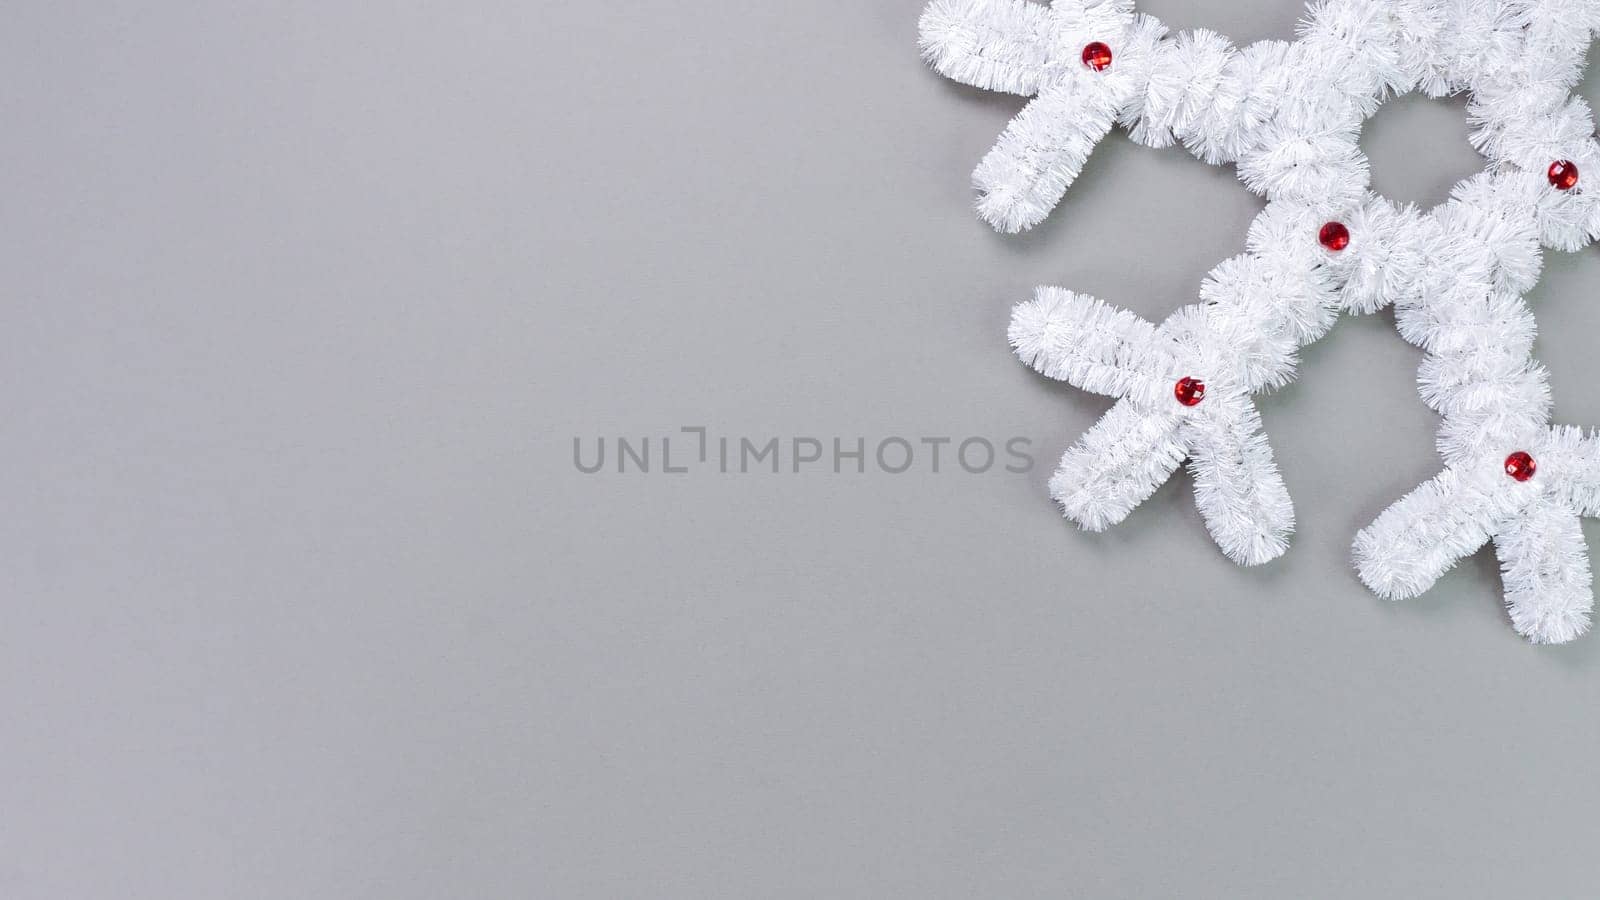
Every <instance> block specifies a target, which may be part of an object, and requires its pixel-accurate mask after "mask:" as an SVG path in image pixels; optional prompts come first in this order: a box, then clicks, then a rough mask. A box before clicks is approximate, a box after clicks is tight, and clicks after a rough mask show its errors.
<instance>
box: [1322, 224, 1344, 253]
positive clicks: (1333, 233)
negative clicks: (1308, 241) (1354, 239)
mask: <svg viewBox="0 0 1600 900" xmlns="http://www.w3.org/2000/svg"><path fill="white" fill-rule="evenodd" d="M1317 240H1319V241H1321V242H1322V246H1324V247H1327V248H1328V249H1329V250H1332V251H1333V252H1335V253H1338V252H1339V251H1340V250H1343V249H1344V248H1346V247H1348V246H1350V229H1348V228H1346V227H1344V223H1343V222H1329V223H1328V224H1326V225H1324V226H1322V230H1321V231H1320V232H1318V233H1317Z"/></svg>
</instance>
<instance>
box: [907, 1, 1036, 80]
mask: <svg viewBox="0 0 1600 900" xmlns="http://www.w3.org/2000/svg"><path fill="white" fill-rule="evenodd" d="M917 30H918V33H919V37H920V43H921V46H922V57H923V59H925V60H927V61H928V64H929V65H931V66H933V68H934V69H936V70H937V71H938V72H939V74H941V75H943V76H945V77H946V78H949V79H952V80H954V81H959V82H961V83H962V84H970V85H972V86H973V87H978V88H983V89H984V90H990V91H1005V92H1008V93H1012V94H1022V95H1023V96H1031V95H1033V94H1035V93H1037V92H1038V90H1039V84H1040V82H1041V80H1042V79H1043V78H1044V76H1045V71H1046V69H1047V67H1048V66H1049V65H1050V63H1051V54H1052V52H1053V51H1054V49H1055V42H1054V40H1053V38H1052V33H1053V31H1054V24H1053V22H1052V20H1051V17H1050V13H1049V11H1048V10H1047V9H1046V8H1045V7H1043V6H1040V5H1038V4H1037V3H1027V2H1023V0H935V2H933V3H930V4H929V5H928V8H927V9H926V10H925V11H924V12H923V14H922V20H921V21H920V22H919V23H918V29H917Z"/></svg>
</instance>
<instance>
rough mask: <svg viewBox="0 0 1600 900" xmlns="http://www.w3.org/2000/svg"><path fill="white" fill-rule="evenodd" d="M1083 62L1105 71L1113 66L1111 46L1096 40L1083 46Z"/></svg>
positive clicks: (1094, 68) (1097, 69) (1096, 69)
mask: <svg viewBox="0 0 1600 900" xmlns="http://www.w3.org/2000/svg"><path fill="white" fill-rule="evenodd" d="M1083 64H1084V65H1086V66H1088V67H1089V68H1091V69H1093V70H1095V71H1096V72H1104V71H1105V70H1107V69H1109V68H1111V48H1110V47H1108V46H1106V45H1105V44H1103V43H1101V42H1100V41H1094V42H1092V43H1090V44H1089V45H1088V46H1086V47H1084V48H1083Z"/></svg>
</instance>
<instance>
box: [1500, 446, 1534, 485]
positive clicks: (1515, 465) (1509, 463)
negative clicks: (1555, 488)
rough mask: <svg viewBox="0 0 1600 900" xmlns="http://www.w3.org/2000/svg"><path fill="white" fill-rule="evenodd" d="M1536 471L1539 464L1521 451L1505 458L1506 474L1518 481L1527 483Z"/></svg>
mask: <svg viewBox="0 0 1600 900" xmlns="http://www.w3.org/2000/svg"><path fill="white" fill-rule="evenodd" d="M1537 471H1539V464H1538V463H1536V462H1534V461H1533V457H1531V456H1529V455H1528V454H1527V453H1524V452H1523V451H1521V450H1518V451H1517V452H1515V453H1513V454H1511V455H1510V456H1508V457H1506V474H1507V475H1510V476H1511V477H1512V478H1515V479H1516V480H1518V481H1527V480H1528V479H1529V478H1532V477H1533V473H1535V472H1537Z"/></svg>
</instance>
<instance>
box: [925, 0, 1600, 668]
mask: <svg viewBox="0 0 1600 900" xmlns="http://www.w3.org/2000/svg"><path fill="white" fill-rule="evenodd" d="M1597 28H1600V0H1325V2H1321V3H1318V4H1314V5H1313V6H1312V7H1311V8H1310V11H1309V14H1308V16H1307V18H1306V20H1305V21H1304V22H1303V23H1302V25H1301V28H1300V31H1299V39H1298V40H1296V41H1294V42H1285V41H1262V42H1259V43H1255V44H1251V45H1249V46H1247V47H1242V48H1236V47H1234V46H1233V45H1231V44H1230V43H1229V42H1228V41H1227V40H1226V39H1224V38H1223V37H1221V36H1219V35H1217V34H1215V33H1213V32H1210V31H1207V30H1204V29H1196V30H1194V31H1186V32H1181V33H1178V34H1169V33H1168V29H1167V28H1166V27H1165V26H1163V25H1162V24H1161V23H1160V22H1158V21H1156V20H1155V19H1153V18H1151V17H1149V16H1146V15H1141V14H1138V13H1137V12H1136V11H1135V10H1134V8H1133V3H1132V0H1098V2H1097V0H1056V2H1054V3H1053V4H1051V5H1050V6H1044V5H1041V4H1038V3H1033V2H1027V0H934V2H933V3H932V4H931V5H930V6H929V7H928V8H927V11H926V12H925V13H924V14H923V17H922V21H921V41H922V50H923V54H924V56H925V57H926V59H927V60H928V61H929V63H931V64H932V65H933V66H934V67H935V68H936V69H938V70H939V71H940V72H941V73H943V74H945V75H947V76H949V77H950V78H953V79H956V80H958V81H961V82H965V83H967V84H971V85H976V86H978V87H982V88H988V89H993V90H1000V91H1008V92H1012V93H1017V94H1023V95H1030V96H1033V100H1031V101H1030V102H1029V103H1028V105H1027V106H1026V107H1025V108H1024V109H1023V110H1022V112H1020V113H1019V114H1018V115H1017V117H1016V118H1015V119H1014V120H1013V121H1012V122H1011V124H1010V125H1009V126H1008V127H1007V128H1006V130H1005V132H1004V134H1002V135H1001V137H1000V140H999V142H998V143H997V144H996V145H995V147H994V149H993V150H991V151H990V152H989V154H988V155H987V156H986V157H985V158H984V159H983V161H982V162H981V163H980V164H979V165H978V168H977V170H976V171H975V172H974V173H973V182H974V185H975V186H976V188H977V191H978V202H977V207H978V212H979V214H980V215H981V216H982V217H983V218H984V219H985V220H987V221H988V222H989V223H990V224H992V225H993V226H994V227H995V228H997V229H1000V230H1002V231H1008V232H1015V231H1020V230H1023V229H1026V228H1029V227H1031V226H1033V225H1036V224H1038V223H1039V222H1041V221H1043V219H1044V218H1045V217H1046V216H1047V215H1049V213H1050V211H1051V210H1052V209H1053V208H1054V207H1055V205H1056V204H1057V203H1058V202H1060V200H1061V198H1062V197H1063V196H1064V195H1065V193H1066V191H1067V188H1068V187H1069V186H1070V185H1071V184H1072V181H1073V179H1074V178H1075V177H1076V176H1077V175H1078V172H1079V170H1080V169H1081V167H1082V166H1083V164H1084V161H1085V160H1086V159H1087V158H1088V156H1089V154H1090V152H1091V151H1092V150H1093V149H1094V147H1095V145H1096V144H1097V143H1098V142H1099V141H1100V140H1101V139H1102V138H1104V137H1105V136H1106V134H1107V133H1109V131H1110V130H1111V127H1112V126H1113V125H1114V124H1120V125H1122V126H1123V127H1124V128H1126V129H1127V131H1128V133H1129V135H1130V136H1131V137H1132V139H1133V140H1134V141H1137V142H1139V143H1141V144H1145V145H1147V146H1151V147H1165V146H1169V145H1172V144H1174V143H1180V142H1181V143H1182V144H1183V145H1184V146H1186V147H1187V148H1188V149H1189V150H1190V151H1191V152H1192V153H1194V155H1196V156H1198V157H1200V158H1201V159H1203V160H1205V161H1206V162H1208V163H1213V164H1223V163H1234V164H1236V167H1237V171H1238V175H1239V179H1240V180H1241V181H1242V182H1244V184H1245V186H1246V187H1248V188H1249V189H1251V190H1252V191H1255V192H1257V193H1260V194H1264V195H1265V196H1266V197H1267V199H1268V201H1269V202H1268V204H1267V206H1266V208H1265V210H1263V211H1262V213H1261V214H1260V215H1259V216H1258V217H1257V218H1256V220H1255V222H1254V223H1253V224H1252V225H1251V227H1250V232H1249V236H1248V239H1247V242H1246V252H1245V253H1243V254H1241V255H1239V256H1235V257H1233V258H1232V259H1228V260H1225V261H1224V262H1222V263H1221V264H1220V265H1218V266H1217V267H1216V268H1215V269H1213V270H1212V271H1211V273H1210V274H1209V275H1208V276H1207V278H1206V280H1205V282H1204V284H1202V285H1201V287H1200V292H1199V298H1198V299H1199V301H1200V302H1199V303H1197V304H1195V305H1192V306H1186V307H1183V308H1181V309H1179V310H1178V311H1177V312H1175V313H1173V314H1172V315H1171V316H1170V317H1169V318H1167V320H1166V321H1164V322H1162V323H1160V324H1154V323H1151V322H1147V321H1145V320H1144V319H1141V318H1139V317H1138V316H1136V315H1134V314H1132V313H1130V312H1128V311H1126V310H1121V309H1117V308H1115V307H1113V306H1110V305H1107V304H1106V303H1103V302H1102V301H1100V300H1097V299H1095V298H1093V297H1089V296H1085V295H1083V294H1078V293H1074V292H1072V291H1069V290H1063V289H1060V288H1053V287H1045V288H1040V289H1039V290H1038V292H1037V294H1036V295H1035V296H1034V298H1033V299H1031V300H1029V301H1026V302H1024V303H1021V304H1019V305H1018V306H1017V308H1016V309H1015V311H1014V313H1013V316H1012V321H1011V328H1010V339H1011V344H1012V346H1013V347H1014V348H1015V349H1016V352H1017V355H1018V356H1019V357H1020V358H1021V359H1022V360H1023V361H1024V362H1025V363H1027V364H1029V365H1031V366H1033V367H1034V368H1035V369H1037V370H1038V371H1039V372H1040V373H1042V374H1044V375H1046V376H1048V377H1051V378H1058V379H1062V380H1065V381H1068V382H1070V383H1072V384H1074V385H1076V386H1077V387H1079V388H1082V389H1084V390H1088V391H1094V392H1096V393H1101V394H1106V395H1109V396H1112V397H1115V398H1117V403H1116V404H1115V405H1114V406H1113V407H1112V408H1111V410H1110V411H1109V412H1107V413H1106V415H1105V416H1104V417H1103V418H1102V419H1101V420H1100V421H1099V422H1098V423H1097V424H1096V425H1095V426H1094V427H1093V428H1092V429H1090V431H1089V432H1088V433H1087V434H1085V435H1084V436H1083V437H1082V438H1081V439H1080V440H1079V441H1078V443H1077V444H1076V445H1075V446H1073V447H1072V448H1071V449H1069V450H1068V451H1067V452H1066V454H1065V455H1064V456H1063V457H1062V459H1061V465H1060V468H1059V469H1058V470H1057V472H1056V474H1055V476H1054V477H1053V478H1052V479H1051V482H1050V489H1051V493H1052V494H1053V495H1054V497H1055V499H1056V500H1057V501H1058V502H1059V503H1060V504H1061V507H1062V510H1063V511H1064V512H1065V514H1066V515H1067V517H1068V518H1070V519H1072V520H1073V521H1075V522H1077V523H1078V524H1079V525H1080V526H1082V527H1084V528H1086V529H1090V530H1096V531H1098V530H1101V529H1104V528H1106V527H1108V526H1110V525H1113V524H1115V523H1117V522H1119V521H1121V520H1122V519H1123V518H1124V517H1126V516H1127V515H1128V514H1129V512H1131V511H1132V510H1133V508H1134V507H1136V506H1137V505H1138V504H1140V503H1142V502H1143V501H1144V500H1145V499H1146V498H1148V497H1149V496H1150V495H1151V494H1152V493H1154V492H1155V490H1156V489H1157V488H1158V487H1159V486H1160V485H1161V484H1162V483H1163V482H1164V481H1165V480H1166V479H1167V478H1168V477H1169V476H1170V475H1171V474H1172V473H1173V471H1174V470H1175V469H1176V468H1177V467H1178V465H1179V464H1181V463H1183V462H1184V461H1185V460H1187V461H1188V465H1189V469H1190V471H1191V472H1192V474H1193V478H1194V487H1195V497H1196V502H1197V504H1198V506H1199V508H1200V511H1201V513H1202V515H1203V517H1204V519H1205V522H1206V526H1207V528H1208V529H1209V530H1210V532H1211V535H1212V537H1213V538H1214V539H1215V540H1216V542H1217V544H1218V545H1219V546H1220V547H1221V548H1222V550H1223V552H1224V553H1226V554H1227V555H1228V556H1229V557H1231V558H1232V559H1234V560H1236V561H1237V562H1239V563H1243V564H1246V565H1253V564H1257V563H1262V562H1266V561H1268V560H1271V559H1274V558H1276V557H1277V556H1279V555H1280V554H1282V553H1283V552H1284V550H1285V549H1286V548H1287V546H1288V536H1289V534H1290V533H1291V532H1292V531H1293V528H1294V511H1293V506H1292V505H1291V503H1290V499H1289V495H1288V492H1287V490H1286V489H1285V487H1284V483H1283V480H1282V478H1281V477H1280V476H1279V473H1278V469H1277V465H1276V464H1275V462H1274V461H1273V456H1272V449H1271V447H1270V445H1269V444H1268V442H1267V438H1266V435H1265V434H1264V433H1263V432H1262V428H1261V420H1260V418H1259V416H1258V415H1257V412H1256V409H1255V405H1254V403H1253V401H1252V399H1251V397H1252V395H1253V394H1255V393H1257V392H1260V391H1263V390H1268V389H1272V388H1275V387H1278V386H1281V385H1283V384H1286V383H1288V382H1289V381H1291V380H1292V379H1293V378H1294V377H1295V374H1296V367H1297V363H1298V360H1297V355H1296V354H1297V351H1298V350H1299V348H1300V347H1302V346H1304V345H1306V344H1309V343H1311V342H1312V341H1315V340H1317V339H1319V338H1321V337H1322V336H1323V335H1324V334H1326V333H1327V331H1328V329H1329V328H1330V327H1331V326H1332V324H1333V322H1334V319H1335V317H1336V316H1337V315H1338V314H1339V313H1340V312H1352V313H1370V312H1373V311H1375V310H1378V309H1381V308H1382V307H1384V306H1386V305H1389V304H1394V306H1395V310H1396V319H1397V321H1398V323H1399V329H1400V333H1401V335H1402V336H1403V337H1404V338H1405V339H1406V340H1408V341H1411V342H1412V343H1414V344H1416V345H1417V346H1419V347H1421V348H1422V349H1423V350H1424V351H1425V352H1426V354H1427V357H1426V361H1425V362H1424V363H1423V365H1422V368H1421V371H1420V374H1419V376H1418V383H1419V385H1420V388H1421V392H1422V397H1423V400H1424V401H1425V402H1426V403H1427V404H1428V405H1429V406H1430V407H1432V408H1433V409H1434V410H1435V411H1437V412H1438V413H1439V414H1440V415H1441V416H1442V423H1441V425H1440V428H1439V435H1438V449H1439V453H1440V455H1441V456H1442V457H1443V459H1444V465H1445V468H1444V471H1443V472H1442V473H1441V474H1439V475H1438V476H1437V477H1436V478H1434V479H1433V480H1431V481H1429V482H1427V483H1425V484H1423V485H1422V486H1420V487H1418V488H1417V489H1416V490H1415V491H1413V492H1412V493H1411V494H1409V495H1407V496H1406V497H1404V498H1403V499H1401V500H1400V501H1399V502H1397V503H1395V504H1394V505H1393V506H1392V507H1390V508H1389V509H1388V510H1387V511H1385V512H1384V513H1383V514H1382V515H1380V516H1379V517H1378V519H1377V521H1375V522H1373V523H1372V525H1370V526H1368V527H1367V528H1366V529H1365V530H1363V531H1362V532H1361V533H1360V534H1359V535H1358V536H1357V538H1356V541H1355V548H1354V555H1355V562H1356V567H1357V569H1358V571H1359V572H1360V575H1361V578H1362V580H1363V581H1365V582H1366V583H1367V585H1368V586H1370V587H1371V588H1372V589H1373V590H1374V591H1376V592H1377V593H1378V594H1380V595H1382V596H1384V597H1388V598H1391V599H1398V598H1405V597H1413V596H1416V595H1418V594H1420V593H1422V592H1423V591H1426V590H1427V589H1428V588H1429V587H1430V586H1432V585H1433V583H1434V582H1435V581H1436V580H1437V579H1438V578H1439V577H1440V576H1441V575H1442V574H1443V573H1444V572H1445V571H1447V570H1448V569H1449V568H1450V567H1451V566H1453V565H1454V564H1455V563H1456V562H1457V561H1459V560H1460V559H1461V558H1463V557H1464V556H1467V555H1469V554H1472V553H1474V552H1475V551H1477V550H1478V549H1479V548H1480V547H1482V546H1483V545H1485V544H1486V543H1488V542H1490V541H1493V542H1494V545H1495V549H1496V551H1497V552H1498V554H1499V557H1500V561H1501V565H1502V569H1503V572H1504V580H1505V592H1506V605H1507V608H1508V609H1509V611H1510V615H1511V621H1512V624H1513V625H1514V626H1515V627H1516V629H1517V631H1518V632H1520V633H1522V634H1523V635H1526V636H1527V637H1528V638H1530V639H1531V640H1533V641H1536V642H1548V643H1558V642H1563V641H1568V640H1571V639H1572V638H1574V637H1576V636H1578V635H1579V634H1582V633H1583V632H1584V631H1585V630H1587V628H1588V627H1589V616H1590V608H1591V606H1592V604H1593V596H1592V588H1591V577H1590V571H1589V562H1588V557H1587V551H1586V548H1585V547H1584V541H1583V534H1582V531H1581V528H1580V524H1579V516H1582V515H1600V438H1597V437H1596V436H1593V435H1588V434H1585V433H1583V432H1581V431H1579V430H1578V429H1573V428H1564V427H1553V426H1552V425H1551V424H1550V390H1549V383H1548V378H1547V376H1546V372H1545V370H1544V368H1543V367H1542V366H1540V365H1539V363H1538V362H1536V361H1535V360H1534V358H1533V355H1532V351H1533V340H1534V320H1533V316H1532V314H1531V313H1530V312H1529V310H1528V307H1527V304H1526V303H1525V301H1524V299H1523V294H1524V293H1526V292H1527V291H1528V290H1529V289H1530V288H1531V287H1533V285H1534V283H1535V282H1536V281H1537V280H1538V277H1539V271H1540V268H1541V265H1542V256H1543V248H1545V247H1552V248H1556V249H1560V250H1568V251H1571V250H1577V249H1579V248H1581V247H1583V246H1585V245H1587V244H1588V243H1589V242H1590V241H1592V240H1594V239H1595V238H1596V237H1597V236H1600V190H1594V191H1589V190H1586V189H1585V188H1586V185H1585V183H1584V181H1585V178H1586V177H1590V176H1592V177H1594V178H1600V146H1597V144H1596V140H1595V137H1594V134H1595V130H1594V123H1593V121H1592V120H1591V116H1590V112H1589V108H1588V105H1587V104H1586V103H1585V102H1584V101H1583V100H1582V99H1581V98H1579V97H1576V96H1573V94H1572V91H1573V88H1574V87H1575V86H1576V85H1577V83H1578V81H1579V79H1580V77H1581V74H1582V70H1583V65H1584V56H1585V53H1586V51H1587V49H1588V46H1589V43H1590V41H1591V38H1592V32H1593V31H1594V30H1596V29H1597ZM1413 90H1420V91H1422V92H1424V93H1426V94H1428V95H1430V96H1443V95H1446V94H1452V93H1458V92H1468V93H1469V94H1470V101H1469V104H1468V112H1467V114H1468V116H1469V117H1470V119H1471V124H1472V126H1473V133H1472V140H1473V144H1474V146H1476V147H1477V148H1478V149H1479V150H1480V151H1481V152H1482V153H1483V155H1484V156H1485V158H1486V159H1487V160H1488V166H1487V168H1486V169H1485V171H1484V172H1482V173H1481V174H1478V175H1475V176H1473V177H1471V178H1468V179H1467V180H1465V181H1463V182H1462V183H1460V184H1459V185H1457V186H1456V188H1455V190H1454V192H1453V193H1452V196H1451V199H1450V200H1449V201H1448V202H1446V203H1444V204H1442V205H1441V206H1439V207H1438V208H1436V209H1433V210H1431V211H1428V212H1421V211H1418V210H1416V209H1413V208H1410V207H1404V206H1397V205H1395V204H1392V203H1390V202H1389V201H1387V200H1385V199H1383V198H1381V197H1378V196H1375V195H1373V194H1372V193H1370V192H1369V190H1368V171H1367V161H1366V158H1365V157H1364V156H1363V154H1362V152H1361V149H1360V147H1359V145H1358V143H1357V140H1358V137H1359V133H1360V129H1361V126H1362V123H1363V122H1364V121H1365V120H1366V119H1367V118H1368V117H1369V116H1371V115H1372V113H1373V112H1374V111H1375V110H1376V109H1377V107H1378V105H1379V104H1380V103H1381V102H1382V101H1383V100H1384V99H1385V98H1386V97H1389V96H1393V95H1396V94H1401V93H1406V92H1409V91H1413Z"/></svg>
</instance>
